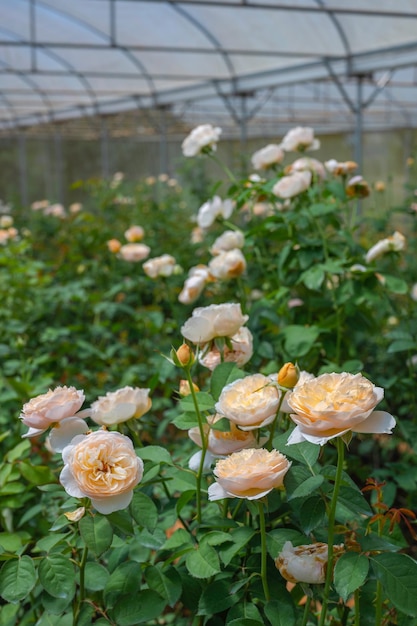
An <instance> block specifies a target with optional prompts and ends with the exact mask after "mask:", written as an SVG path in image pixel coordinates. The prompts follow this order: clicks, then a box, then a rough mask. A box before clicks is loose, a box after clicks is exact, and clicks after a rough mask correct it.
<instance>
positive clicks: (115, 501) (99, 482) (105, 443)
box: [59, 430, 143, 515]
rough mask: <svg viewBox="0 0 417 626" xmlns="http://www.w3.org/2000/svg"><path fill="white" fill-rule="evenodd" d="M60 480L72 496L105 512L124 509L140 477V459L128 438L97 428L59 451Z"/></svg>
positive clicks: (141, 464)
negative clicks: (61, 463) (89, 502)
mask: <svg viewBox="0 0 417 626" xmlns="http://www.w3.org/2000/svg"><path fill="white" fill-rule="evenodd" d="M62 458H63V461H64V464H65V465H64V468H63V470H62V471H61V474H60V476H59V480H60V482H61V484H62V486H63V487H64V489H65V491H66V492H67V494H68V495H70V496H72V497H73V498H90V500H91V503H92V505H93V506H94V508H95V509H96V510H97V511H98V512H99V513H103V514H105V515H107V514H109V513H113V512H114V511H119V510H121V509H125V508H126V507H127V506H129V504H130V501H131V500H132V495H133V489H134V487H135V486H136V485H137V484H138V483H139V482H140V480H141V479H142V476H143V462H142V459H140V458H139V457H137V456H136V454H135V451H134V448H133V444H132V442H131V440H130V439H129V438H128V437H125V436H124V435H121V434H120V433H118V432H109V431H107V430H99V431H96V432H92V433H90V434H88V435H78V436H77V437H74V439H73V440H72V441H71V443H70V445H68V446H66V447H65V448H64V450H63V452H62Z"/></svg>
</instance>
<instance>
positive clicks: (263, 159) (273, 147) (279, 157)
mask: <svg viewBox="0 0 417 626" xmlns="http://www.w3.org/2000/svg"><path fill="white" fill-rule="evenodd" d="M284 156H285V155H284V150H283V149H282V148H281V146H278V145H277V144H274V143H270V144H268V145H267V146H265V148H261V150H257V152H255V153H254V154H253V155H252V159H251V161H252V167H253V168H254V169H255V170H266V169H268V168H269V167H272V166H273V165H277V164H279V163H281V162H282V161H283V159H284Z"/></svg>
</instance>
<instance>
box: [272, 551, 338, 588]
mask: <svg viewBox="0 0 417 626" xmlns="http://www.w3.org/2000/svg"><path fill="white" fill-rule="evenodd" d="M333 551H334V554H335V555H336V556H340V555H341V553H342V552H344V547H343V545H337V546H333ZM327 560H328V546H327V543H312V544H309V545H303V546H295V547H294V546H293V545H292V543H291V541H286V542H285V543H284V545H283V547H282V551H281V553H280V554H279V556H278V557H277V558H276V559H275V565H276V567H277V568H278V570H279V572H280V574H281V576H283V578H285V580H288V581H289V582H291V583H309V584H312V585H320V584H322V583H324V582H325V580H326V570H327Z"/></svg>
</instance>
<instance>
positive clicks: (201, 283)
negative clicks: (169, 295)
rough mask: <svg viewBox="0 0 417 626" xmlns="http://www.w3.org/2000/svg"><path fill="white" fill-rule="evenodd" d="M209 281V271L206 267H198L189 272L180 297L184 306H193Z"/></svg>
mask: <svg viewBox="0 0 417 626" xmlns="http://www.w3.org/2000/svg"><path fill="white" fill-rule="evenodd" d="M208 279H209V271H208V267H207V266H206V265H196V266H195V267H192V268H191V269H190V271H189V272H188V277H187V278H186V279H185V282H184V286H183V288H182V290H181V292H180V294H179V296H178V300H179V302H181V303H182V304H192V303H193V302H195V301H196V300H197V298H198V297H199V296H200V295H201V294H202V293H203V291H204V287H205V286H206V283H207V281H208Z"/></svg>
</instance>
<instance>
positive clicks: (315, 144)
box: [281, 126, 320, 152]
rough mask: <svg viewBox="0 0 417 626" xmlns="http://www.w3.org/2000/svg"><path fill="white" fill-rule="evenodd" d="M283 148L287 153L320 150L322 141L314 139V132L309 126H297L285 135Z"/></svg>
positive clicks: (282, 143)
mask: <svg viewBox="0 0 417 626" xmlns="http://www.w3.org/2000/svg"><path fill="white" fill-rule="evenodd" d="M281 147H282V148H283V149H284V150H285V151H286V152H303V151H304V150H318V149H319V148H320V141H319V140H318V139H314V130H313V129H312V128H309V127H308V126H297V127H296V128H292V129H291V130H289V131H288V133H287V134H286V135H285V137H284V139H283V140H282V142H281Z"/></svg>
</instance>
